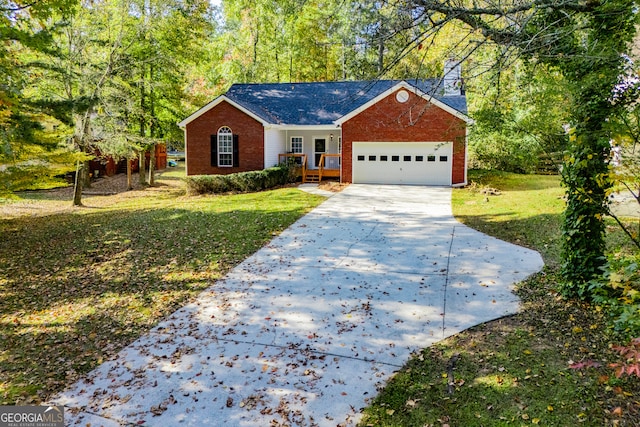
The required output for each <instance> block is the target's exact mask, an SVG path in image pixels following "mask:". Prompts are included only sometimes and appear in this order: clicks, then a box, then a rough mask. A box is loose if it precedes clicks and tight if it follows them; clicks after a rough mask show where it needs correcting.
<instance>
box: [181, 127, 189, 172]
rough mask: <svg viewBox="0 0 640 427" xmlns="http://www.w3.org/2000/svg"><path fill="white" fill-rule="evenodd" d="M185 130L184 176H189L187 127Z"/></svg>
mask: <svg viewBox="0 0 640 427" xmlns="http://www.w3.org/2000/svg"><path fill="white" fill-rule="evenodd" d="M182 130H184V174H185V175H186V176H189V154H188V153H187V147H188V144H187V127H186V126H185V127H183V128H182Z"/></svg>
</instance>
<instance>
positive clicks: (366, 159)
mask: <svg viewBox="0 0 640 427" xmlns="http://www.w3.org/2000/svg"><path fill="white" fill-rule="evenodd" d="M452 164H453V158H452V144H451V143H450V142H354V143H353V169H352V170H353V182H354V183H358V184H416V185H451V167H452Z"/></svg>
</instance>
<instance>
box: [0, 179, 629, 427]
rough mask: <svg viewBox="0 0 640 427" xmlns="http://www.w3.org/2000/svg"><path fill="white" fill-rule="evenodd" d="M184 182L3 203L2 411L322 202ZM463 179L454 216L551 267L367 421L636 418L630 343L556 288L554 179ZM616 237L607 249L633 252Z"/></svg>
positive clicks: (448, 345)
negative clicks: (625, 353) (621, 346)
mask: <svg viewBox="0 0 640 427" xmlns="http://www.w3.org/2000/svg"><path fill="white" fill-rule="evenodd" d="M179 176H180V171H176V170H167V171H166V172H164V173H163V174H162V176H160V177H159V185H158V186H156V187H153V188H147V189H142V188H139V189H136V190H135V191H132V192H121V193H117V194H110V195H94V196H86V197H85V204H86V207H83V208H75V209H74V208H71V207H70V204H71V202H70V197H69V195H68V194H65V193H64V192H65V191H68V190H56V191H49V192H41V193H25V194H22V195H20V197H21V198H20V199H18V200H12V201H4V202H0V212H1V213H2V219H0V234H1V235H2V239H0V294H1V295H2V296H1V299H0V341H1V342H2V343H3V345H2V348H1V349H0V404H2V405H7V404H38V403H40V402H41V401H43V400H46V399H47V397H48V396H50V395H51V394H52V393H56V392H58V391H60V390H62V388H63V387H65V385H67V384H70V383H72V382H75V381H76V380H77V379H78V378H79V376H81V375H83V374H84V373H86V372H88V371H89V370H91V369H92V368H93V367H95V366H96V365H98V364H99V363H101V362H102V361H103V360H106V359H107V358H109V357H111V356H112V355H114V354H115V353H116V352H117V351H118V350H119V349H121V348H122V347H123V346H125V345H127V344H128V343H130V342H132V341H133V340H135V339H136V338H137V337H138V336H140V335H141V334H142V333H144V332H145V331H147V330H148V329H150V328H151V327H152V326H153V325H154V324H155V323H157V322H158V321H159V320H160V319H162V318H163V317H164V316H166V315H167V314H168V313H170V312H172V311H174V310H175V309H176V308H178V307H180V306H182V305H184V304H185V303H186V302H187V301H189V300H190V299H192V298H193V297H194V296H195V295H196V294H198V293H199V292H200V291H201V290H203V289H205V288H206V287H208V286H210V285H211V284H212V283H214V282H215V280H216V279H217V278H219V277H221V276H222V275H224V274H225V273H226V272H227V271H228V270H229V269H230V268H232V267H233V266H235V265H236V264H238V263H239V262H241V261H242V260H243V259H245V258H246V257H247V256H249V255H250V254H251V253H253V252H254V251H256V250H257V249H258V248H260V247H261V246H262V245H264V244H265V243H266V242H267V241H269V240H270V239H271V238H272V237H273V236H274V235H275V234H277V233H279V232H280V231H282V230H283V229H285V228H286V227H288V226H289V225H290V224H291V223H292V222H294V221H295V220H296V219H297V218H299V217H300V216H301V215H303V214H304V213H305V212H308V211H309V210H310V209H312V208H313V207H314V206H316V205H317V204H318V203H320V202H321V201H322V198H320V197H317V196H312V195H309V194H307V193H303V192H300V191H298V190H296V189H293V188H282V189H277V190H273V191H267V192H263V193H254V194H243V195H225V196H199V197H185V196H184V195H183V194H184V188H183V186H182V183H181V181H180V180H179V179H178V177H179ZM472 180H473V181H474V182H475V184H472V185H471V186H470V187H468V188H466V189H459V190H453V210H454V213H455V215H456V216H457V218H458V219H459V220H460V221H462V222H464V223H466V224H467V225H469V226H471V227H473V228H476V229H478V230H480V231H483V232H485V233H487V234H490V235H493V236H496V237H498V238H501V239H503V240H507V241H510V242H513V243H517V244H521V245H524V246H527V247H530V248H533V249H536V250H538V251H540V252H541V253H542V255H543V258H544V260H545V263H546V264H547V266H548V267H547V268H546V270H545V271H544V272H543V273H541V274H538V275H536V276H534V277H532V278H531V279H530V280H528V281H527V282H525V283H523V284H521V285H520V287H519V289H518V295H519V296H520V297H521V299H522V300H523V302H524V305H523V311H522V313H520V314H518V315H516V316H511V317H507V318H503V319H500V320H497V321H494V322H490V323H487V324H483V325H479V326H477V327H475V328H472V329H470V330H468V331H465V332H463V333H461V334H459V335H457V336H454V337H451V338H449V339H447V340H445V341H443V342H441V343H439V344H438V345H435V346H433V347H431V348H428V349H425V350H424V351H422V352H420V353H419V354H416V355H415V357H414V358H413V359H412V360H410V361H409V362H408V363H407V364H406V366H405V367H404V368H403V369H402V370H401V371H400V372H399V373H398V374H397V375H396V376H395V377H394V378H393V379H392V380H391V381H390V382H389V383H388V385H387V386H386V387H385V388H384V389H383V390H381V393H380V395H379V396H378V398H377V399H376V400H375V402H374V403H373V404H372V406H371V407H369V408H367V409H366V413H365V417H364V419H363V421H362V423H361V424H362V425H363V426H369V425H372V426H419V427H422V426H432V425H433V426H445V425H449V426H469V425H550V426H559V425H590V426H602V425H611V426H633V425H640V421H638V420H639V419H640V413H639V409H638V408H639V407H640V403H639V401H640V381H639V379H638V378H629V377H627V378H622V379H618V378H616V376H615V375H614V371H613V369H612V368H610V367H609V366H608V365H609V363H612V362H616V361H619V360H620V357H619V355H618V354H617V353H616V352H615V351H614V350H613V349H612V348H611V345H612V344H615V343H620V342H621V340H622V339H623V335H624V334H621V333H617V334H616V333H614V331H613V330H612V329H611V328H610V327H609V324H610V323H609V321H608V320H609V319H608V318H607V315H606V313H605V312H604V311H602V310H598V309H596V308H595V307H591V306H587V305H584V304H578V303H574V302H568V301H565V300H563V299H562V298H560V297H559V296H558V295H557V294H556V292H555V288H554V287H555V285H556V283H557V281H558V276H557V269H558V265H559V253H560V240H559V239H560V234H559V228H560V222H561V213H562V209H563V203H564V202H563V199H562V195H563V191H562V189H561V188H560V186H559V180H558V178H557V177H549V176H531V175H528V176H523V175H513V174H486V173H476V174H474V175H472ZM496 190H497V191H496ZM91 192H92V193H100V186H99V185H97V186H96V187H95V188H94V189H92V190H91ZM112 192H113V191H107V193H112ZM609 232H610V235H609V237H610V241H611V244H612V246H611V250H612V251H626V250H629V246H628V245H626V244H625V243H624V242H625V240H624V237H623V236H621V233H619V232H618V231H617V228H616V226H615V225H613V224H611V226H610V227H609Z"/></svg>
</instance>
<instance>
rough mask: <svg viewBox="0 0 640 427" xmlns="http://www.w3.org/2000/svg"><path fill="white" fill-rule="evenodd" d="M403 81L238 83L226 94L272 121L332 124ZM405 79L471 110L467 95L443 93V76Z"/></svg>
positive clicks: (458, 108) (462, 109)
mask: <svg viewBox="0 0 640 427" xmlns="http://www.w3.org/2000/svg"><path fill="white" fill-rule="evenodd" d="M402 81H403V80H376V81H349V82H318V83H267V84H234V85H233V86H231V88H229V90H228V91H227V93H226V94H225V96H226V97H227V98H229V99H230V100H232V101H234V102H236V103H237V104H239V105H241V106H242V107H244V108H246V109H247V110H249V111H251V112H252V113H253V114H255V115H256V116H258V117H260V118H262V119H263V120H264V121H266V122H268V123H273V124H285V125H330V124H333V122H334V121H335V120H338V119H340V118H341V117H343V116H345V115H346V114H348V113H350V112H352V111H354V110H356V109H357V108H359V107H361V106H362V105H364V104H366V103H367V102H369V101H371V100H372V99H374V98H376V97H377V96H379V95H380V94H382V93H384V92H385V91H387V90H389V89H391V88H392V87H394V86H395V85H397V84H399V83H400V82H402ZM405 82H407V83H408V84H409V85H411V86H414V87H415V88H417V89H419V90H421V91H422V92H425V93H427V94H428V95H430V96H433V97H434V98H435V99H437V100H438V101H440V102H442V103H444V104H446V105H448V106H449V107H451V108H453V109H455V110H456V111H458V112H460V113H462V114H465V115H466V114H467V99H466V97H465V96H464V95H461V96H443V91H442V88H441V85H440V84H439V83H440V80H438V79H430V80H405Z"/></svg>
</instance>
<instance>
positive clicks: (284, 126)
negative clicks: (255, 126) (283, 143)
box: [265, 124, 340, 131]
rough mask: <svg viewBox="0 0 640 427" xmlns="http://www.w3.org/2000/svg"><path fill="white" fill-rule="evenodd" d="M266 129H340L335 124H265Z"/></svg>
mask: <svg viewBox="0 0 640 427" xmlns="http://www.w3.org/2000/svg"><path fill="white" fill-rule="evenodd" d="M265 128H266V129H275V130H294V131H295V130H299V131H304V130H338V129H340V126H339V125H335V124H322V125H289V124H267V125H265Z"/></svg>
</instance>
